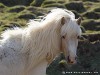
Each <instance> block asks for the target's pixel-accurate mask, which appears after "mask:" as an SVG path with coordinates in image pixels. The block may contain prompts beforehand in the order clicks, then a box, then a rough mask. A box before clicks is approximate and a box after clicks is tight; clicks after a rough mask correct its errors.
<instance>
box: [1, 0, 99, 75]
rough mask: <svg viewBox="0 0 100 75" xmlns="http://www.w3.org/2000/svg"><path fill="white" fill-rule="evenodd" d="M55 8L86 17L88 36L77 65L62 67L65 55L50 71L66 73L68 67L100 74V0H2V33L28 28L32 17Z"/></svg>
mask: <svg viewBox="0 0 100 75" xmlns="http://www.w3.org/2000/svg"><path fill="white" fill-rule="evenodd" d="M54 7H59V8H65V9H68V10H71V11H72V12H74V13H75V15H76V18H78V17H79V16H81V17H82V19H83V20H82V24H81V28H82V31H83V34H82V35H83V36H84V37H85V39H81V40H80V41H79V46H78V54H77V55H78V63H77V64H76V65H73V66H71V67H68V65H67V64H65V66H63V67H62V66H59V62H60V61H61V60H62V58H61V57H63V55H62V54H61V56H59V57H58V58H56V59H55V60H54V61H53V62H52V63H51V65H50V66H49V67H48V68H47V74H48V75H63V74H62V71H63V70H64V71H66V72H67V71H69V72H92V73H90V74H89V73H85V74H83V75H100V0H0V33H2V31H4V30H6V29H8V28H13V27H14V26H18V27H25V26H26V25H27V24H26V23H27V22H28V21H29V19H38V18H39V17H38V16H42V15H45V14H46V13H48V12H49V10H50V9H52V8H54ZM53 65H55V66H53ZM94 72H98V74H96V73H94ZM64 75H80V74H78V73H76V74H71V73H69V74H64Z"/></svg>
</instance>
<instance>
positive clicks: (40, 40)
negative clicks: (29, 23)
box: [27, 23, 60, 69]
mask: <svg viewBox="0 0 100 75" xmlns="http://www.w3.org/2000/svg"><path fill="white" fill-rule="evenodd" d="M49 24H50V25H47V26H46V25H44V27H41V28H40V29H38V30H36V31H31V32H30V35H29V36H31V38H30V39H31V40H30V45H27V46H30V47H29V48H30V56H31V57H30V56H29V69H30V68H32V67H33V66H34V65H36V64H37V63H39V62H41V61H42V60H48V62H51V61H52V60H53V58H54V57H55V56H56V55H57V54H58V53H59V52H60V35H59V34H58V33H59V29H57V30H55V29H53V27H54V26H53V25H54V24H53V23H49ZM33 30H34V29H33ZM32 65H33V66H32Z"/></svg>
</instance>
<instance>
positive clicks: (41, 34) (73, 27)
mask: <svg viewBox="0 0 100 75" xmlns="http://www.w3.org/2000/svg"><path fill="white" fill-rule="evenodd" d="M80 22H81V19H80V18H79V19H75V15H74V14H73V13H72V12H71V11H68V10H65V9H59V8H56V9H53V10H51V12H50V13H49V14H47V16H46V17H44V19H43V20H41V21H40V22H39V21H34V20H33V21H30V22H29V23H28V27H26V28H14V29H12V30H7V31H5V32H4V33H3V34H2V35H1V36H2V38H3V39H1V40H0V75H46V67H47V65H49V64H50V63H51V62H52V60H53V59H54V58H55V56H57V55H58V54H59V53H60V52H64V54H65V57H66V60H67V61H68V62H69V63H71V64H74V63H76V52H77V45H78V37H79V36H81V29H80V26H79V25H80Z"/></svg>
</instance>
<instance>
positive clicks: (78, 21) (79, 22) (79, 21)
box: [76, 17, 82, 25]
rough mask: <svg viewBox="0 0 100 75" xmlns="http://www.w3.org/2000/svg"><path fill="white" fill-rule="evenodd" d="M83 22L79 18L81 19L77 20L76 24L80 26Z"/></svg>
mask: <svg viewBox="0 0 100 75" xmlns="http://www.w3.org/2000/svg"><path fill="white" fill-rule="evenodd" d="M81 20H82V18H81V17H79V18H78V19H77V21H76V22H77V24H78V25H80V24H81Z"/></svg>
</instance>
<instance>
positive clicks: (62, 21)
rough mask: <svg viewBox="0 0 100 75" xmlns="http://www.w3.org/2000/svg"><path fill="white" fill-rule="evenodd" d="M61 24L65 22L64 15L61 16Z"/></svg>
mask: <svg viewBox="0 0 100 75" xmlns="http://www.w3.org/2000/svg"><path fill="white" fill-rule="evenodd" d="M61 24H62V25H64V24H65V18H64V17H62V18H61Z"/></svg>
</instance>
